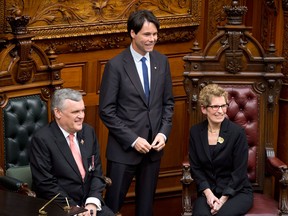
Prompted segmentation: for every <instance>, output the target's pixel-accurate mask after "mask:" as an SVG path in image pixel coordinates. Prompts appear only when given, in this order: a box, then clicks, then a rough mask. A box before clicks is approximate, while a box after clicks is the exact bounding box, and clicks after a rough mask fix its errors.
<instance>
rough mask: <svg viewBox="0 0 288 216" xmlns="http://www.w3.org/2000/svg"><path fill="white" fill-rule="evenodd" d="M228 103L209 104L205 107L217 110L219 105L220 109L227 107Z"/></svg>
mask: <svg viewBox="0 0 288 216" xmlns="http://www.w3.org/2000/svg"><path fill="white" fill-rule="evenodd" d="M228 106H229V105H228V104H222V105H210V106H207V107H210V108H211V109H212V110H214V111H218V110H219V109H220V107H221V109H222V110H223V109H227V107H228Z"/></svg>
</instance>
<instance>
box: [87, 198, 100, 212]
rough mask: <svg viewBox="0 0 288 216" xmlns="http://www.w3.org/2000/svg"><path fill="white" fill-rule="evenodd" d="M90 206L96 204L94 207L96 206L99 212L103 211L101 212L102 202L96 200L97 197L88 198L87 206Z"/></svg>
mask: <svg viewBox="0 0 288 216" xmlns="http://www.w3.org/2000/svg"><path fill="white" fill-rule="evenodd" d="M88 204H94V205H96V209H97V211H101V210H102V207H101V201H100V200H99V199H98V198H96V197H88V198H87V199H86V203H85V205H88Z"/></svg>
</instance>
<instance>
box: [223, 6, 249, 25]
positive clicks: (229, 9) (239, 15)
mask: <svg viewBox="0 0 288 216" xmlns="http://www.w3.org/2000/svg"><path fill="white" fill-rule="evenodd" d="M223 8H224V11H225V13H226V14H227V24H228V25H241V24H242V19H243V15H244V14H245V13H246V12H247V10H248V9H247V7H246V6H239V4H238V0H232V2H231V6H224V7H223Z"/></svg>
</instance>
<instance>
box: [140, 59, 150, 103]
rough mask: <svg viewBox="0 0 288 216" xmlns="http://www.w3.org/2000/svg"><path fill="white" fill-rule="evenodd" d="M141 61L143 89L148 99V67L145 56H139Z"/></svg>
mask: <svg viewBox="0 0 288 216" xmlns="http://www.w3.org/2000/svg"><path fill="white" fill-rule="evenodd" d="M141 61H142V72H143V80H144V91H145V95H146V98H147V100H148V99H149V80H148V68H147V65H146V63H145V61H146V58H145V57H143V58H141Z"/></svg>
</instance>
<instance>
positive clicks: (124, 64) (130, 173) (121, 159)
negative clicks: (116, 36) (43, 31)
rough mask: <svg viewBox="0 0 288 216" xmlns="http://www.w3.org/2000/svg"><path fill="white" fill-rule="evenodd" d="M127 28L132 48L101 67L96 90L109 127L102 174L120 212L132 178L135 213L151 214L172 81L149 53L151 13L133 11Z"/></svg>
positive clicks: (161, 61) (155, 26) (109, 199)
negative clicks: (104, 173)
mask: <svg viewBox="0 0 288 216" xmlns="http://www.w3.org/2000/svg"><path fill="white" fill-rule="evenodd" d="M127 29H128V33H129V35H130V37H131V39H132V42H131V45H130V47H129V48H127V49H125V50H124V51H123V52H122V53H120V54H119V55H117V56H116V57H114V58H113V59H111V60H110V61H109V62H108V63H107V64H106V66H105V70H104V74H103V78H102V83H101V89H100V102H99V111H100V117H101V119H102V120H103V122H104V124H105V125H106V126H107V128H108V129H109V136H108V145H107V149H106V157H107V176H108V177H110V178H111V179H112V182H113V184H112V186H111V187H109V189H108V190H107V192H106V197H105V201H106V203H107V205H108V206H109V207H110V208H111V209H112V210H113V211H114V212H117V211H119V210H120V208H121V206H122V204H123V202H124V199H125V196H126V194H127V191H128V189H129V186H130V184H131V181H132V179H133V177H135V178H136V187H135V193H136V213H135V215H136V216H141V215H143V216H144V215H145V216H152V215H153V199H154V193H155V190H156V186H157V179H158V174H159V169H160V160H161V157H162V155H163V148H164V147H165V143H166V141H167V138H168V136H169V133H170V130H171V126H172V116H173V109H174V99H173V94H172V80H171V74H170V68H169V63H168V59H167V57H166V56H164V55H162V54H160V53H159V52H157V51H153V48H154V45H155V43H156V41H157V33H158V30H159V22H158V20H157V18H156V17H155V16H154V15H153V13H152V12H150V11H147V10H140V11H136V12H134V13H132V14H131V15H130V16H129V19H128V23H127ZM143 57H145V58H146V59H144V60H142V58H143ZM146 67H147V68H146ZM145 68H146V69H145ZM145 70H146V72H148V78H147V79H146V78H145V77H143V73H144V74H145ZM142 72H143V73H142Z"/></svg>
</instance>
